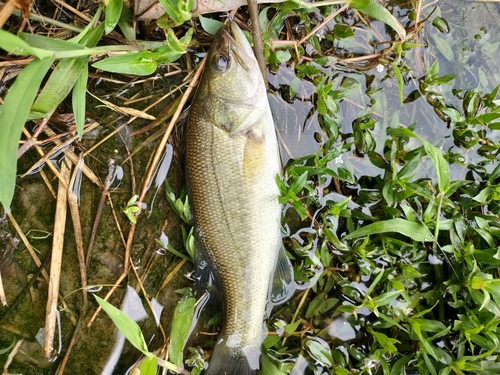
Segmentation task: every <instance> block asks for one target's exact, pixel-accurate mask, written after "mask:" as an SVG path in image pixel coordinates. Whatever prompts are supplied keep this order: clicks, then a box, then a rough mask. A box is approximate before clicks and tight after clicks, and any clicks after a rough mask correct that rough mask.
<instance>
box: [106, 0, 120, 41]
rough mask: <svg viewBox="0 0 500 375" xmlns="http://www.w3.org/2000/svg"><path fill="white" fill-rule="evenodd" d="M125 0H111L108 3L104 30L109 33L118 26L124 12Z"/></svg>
mask: <svg viewBox="0 0 500 375" xmlns="http://www.w3.org/2000/svg"><path fill="white" fill-rule="evenodd" d="M122 9H123V0H110V2H109V3H108V5H106V11H105V14H106V20H105V21H104V25H105V27H104V32H105V33H106V34H109V33H110V32H111V31H113V29H114V28H115V27H116V24H117V23H118V21H119V20H120V15H121V14H122Z"/></svg>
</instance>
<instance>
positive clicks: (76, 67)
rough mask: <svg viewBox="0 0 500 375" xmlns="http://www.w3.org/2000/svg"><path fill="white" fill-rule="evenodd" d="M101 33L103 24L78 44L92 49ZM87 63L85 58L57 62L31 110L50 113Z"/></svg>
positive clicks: (71, 86)
mask: <svg viewBox="0 0 500 375" xmlns="http://www.w3.org/2000/svg"><path fill="white" fill-rule="evenodd" d="M103 31H104V25H103V24H100V25H99V26H96V27H95V28H94V29H92V30H90V31H89V32H88V33H87V34H86V36H85V37H84V38H82V40H81V41H80V43H81V44H82V45H85V46H87V47H94V46H95V45H96V44H97V42H98V41H99V40H100V39H101V37H102V33H103ZM87 63H88V59H87V57H78V58H71V59H63V60H61V61H59V63H58V64H57V66H56V68H55V69H54V71H53V72H52V74H51V75H50V78H49V80H48V81H47V83H46V84H45V86H44V88H43V90H42V92H41V93H40V95H39V96H38V98H37V100H36V102H35V104H34V105H33V110H34V111H37V112H42V113H48V114H50V113H52V112H53V111H54V109H55V108H56V107H57V106H58V105H59V103H61V102H62V101H63V100H64V98H66V96H67V95H68V94H69V93H70V91H71V89H72V88H73V86H74V85H75V83H76V81H77V80H78V78H79V77H80V75H81V74H82V71H83V69H84V68H85V66H86V65H87Z"/></svg>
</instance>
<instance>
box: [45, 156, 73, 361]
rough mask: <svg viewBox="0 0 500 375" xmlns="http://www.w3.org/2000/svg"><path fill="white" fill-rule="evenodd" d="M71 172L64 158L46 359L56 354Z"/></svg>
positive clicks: (55, 226) (57, 210)
mask: <svg viewBox="0 0 500 375" xmlns="http://www.w3.org/2000/svg"><path fill="white" fill-rule="evenodd" d="M70 172H71V162H70V161H69V160H68V158H64V159H63V160H62V163H61V176H62V178H63V181H64V182H65V183H63V181H59V187H58V190H57V202H56V216H55V219H54V240H53V243H52V256H51V260H50V278H49V290H48V297H47V309H46V315H45V335H44V345H43V351H44V353H45V357H47V358H48V359H50V358H52V356H53V354H54V353H53V352H54V346H53V345H54V335H55V328H56V316H57V301H58V295H59V282H60V279H61V264H62V252H63V246H64V232H65V227H66V213H67V201H68V184H69V179H70Z"/></svg>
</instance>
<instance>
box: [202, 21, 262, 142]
mask: <svg viewBox="0 0 500 375" xmlns="http://www.w3.org/2000/svg"><path fill="white" fill-rule="evenodd" d="M199 90H201V92H199V95H198V100H203V101H204V103H198V105H201V106H203V107H205V111H204V112H205V114H206V116H207V117H208V118H209V119H210V122H211V123H212V124H214V125H215V126H218V127H219V128H222V129H224V130H226V131H228V132H229V133H230V134H231V136H233V135H236V134H240V133H244V132H245V131H248V129H249V128H251V127H252V126H253V124H255V123H256V122H257V121H258V120H259V116H261V114H262V113H263V111H264V110H265V108H267V106H268V102H267V95H266V90H265V85H264V80H263V78H262V74H261V72H260V69H259V65H258V63H257V60H256V58H255V55H254V54H253V50H252V47H251V46H250V43H249V42H248V40H247V39H246V37H245V35H244V34H243V32H242V31H241V29H240V28H239V27H238V25H237V24H236V23H235V22H232V23H231V26H230V30H227V29H226V28H222V29H220V30H219V31H218V33H217V34H216V35H215V38H214V42H213V44H212V46H211V48H210V50H209V52H208V55H207V65H206V67H205V72H204V74H203V79H202V82H201V83H200V88H199ZM207 117H205V118H207Z"/></svg>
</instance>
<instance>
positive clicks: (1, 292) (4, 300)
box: [0, 271, 7, 306]
mask: <svg viewBox="0 0 500 375" xmlns="http://www.w3.org/2000/svg"><path fill="white" fill-rule="evenodd" d="M0 302H1V303H2V305H4V306H7V298H6V297H5V290H4V289H3V281H2V271H0Z"/></svg>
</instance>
